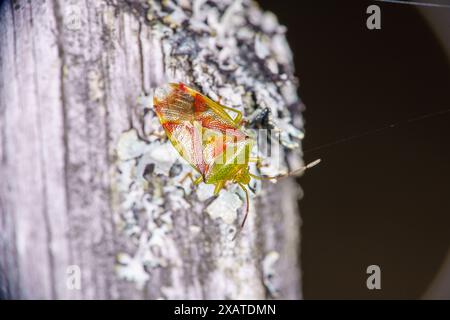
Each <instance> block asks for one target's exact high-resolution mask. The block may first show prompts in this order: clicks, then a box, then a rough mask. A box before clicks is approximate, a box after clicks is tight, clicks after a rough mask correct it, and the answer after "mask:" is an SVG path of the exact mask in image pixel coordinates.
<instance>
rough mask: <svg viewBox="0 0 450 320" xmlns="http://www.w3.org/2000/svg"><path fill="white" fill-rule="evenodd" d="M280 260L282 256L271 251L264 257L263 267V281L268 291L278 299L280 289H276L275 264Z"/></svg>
mask: <svg viewBox="0 0 450 320" xmlns="http://www.w3.org/2000/svg"><path fill="white" fill-rule="evenodd" d="M279 259H280V254H279V253H278V252H276V251H270V252H269V253H267V254H266V256H265V257H264V260H263V262H262V266H263V268H262V269H263V281H264V285H265V286H266V288H267V290H268V291H269V293H270V295H271V296H272V297H276V296H277V293H278V289H277V288H276V286H275V284H274V281H273V277H274V276H275V264H276V263H277V261H278V260H279Z"/></svg>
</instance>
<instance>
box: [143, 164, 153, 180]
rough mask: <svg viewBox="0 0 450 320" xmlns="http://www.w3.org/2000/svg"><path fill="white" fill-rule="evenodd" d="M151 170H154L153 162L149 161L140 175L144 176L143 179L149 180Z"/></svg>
mask: <svg viewBox="0 0 450 320" xmlns="http://www.w3.org/2000/svg"><path fill="white" fill-rule="evenodd" d="M153 171H155V164H154V163H150V164H148V165H146V166H145V169H144V173H143V174H142V176H143V177H144V179H145V180H147V181H150V180H151V179H152V173H153Z"/></svg>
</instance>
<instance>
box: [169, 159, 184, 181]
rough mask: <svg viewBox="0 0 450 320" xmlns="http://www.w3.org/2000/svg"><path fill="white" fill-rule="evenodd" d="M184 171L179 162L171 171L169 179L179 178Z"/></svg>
mask: <svg viewBox="0 0 450 320" xmlns="http://www.w3.org/2000/svg"><path fill="white" fill-rule="evenodd" d="M182 170H183V166H182V165H181V164H180V163H179V162H178V161H177V162H175V163H174V164H173V165H172V167H170V170H169V177H170V178H173V177H176V176H178V175H179V174H180V173H181V171H182Z"/></svg>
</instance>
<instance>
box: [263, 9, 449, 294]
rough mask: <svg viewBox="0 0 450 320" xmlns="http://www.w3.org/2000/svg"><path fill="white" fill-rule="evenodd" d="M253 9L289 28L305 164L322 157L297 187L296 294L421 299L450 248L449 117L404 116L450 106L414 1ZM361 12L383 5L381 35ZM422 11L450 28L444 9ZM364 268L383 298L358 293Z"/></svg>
mask: <svg viewBox="0 0 450 320" xmlns="http://www.w3.org/2000/svg"><path fill="white" fill-rule="evenodd" d="M259 2H260V5H261V6H262V7H263V8H264V9H266V10H270V11H272V12H274V13H275V14H276V15H277V16H278V18H279V20H280V22H281V23H282V24H284V25H286V26H287V28H288V33H287V36H288V40H289V43H290V45H291V48H292V50H293V52H294V57H295V66H296V74H297V76H298V77H299V79H300V89H299V93H300V96H301V98H302V100H303V102H304V103H305V105H306V107H307V109H306V112H305V113H304V117H305V119H306V128H305V129H306V138H305V140H304V150H306V152H305V160H306V161H307V162H309V161H312V160H315V159H317V158H322V160H323V162H322V163H321V164H320V165H319V166H318V167H316V168H314V169H313V170H311V171H310V172H308V173H307V174H306V175H305V176H304V177H302V178H301V179H300V180H299V181H300V183H301V185H302V187H303V190H304V192H305V196H304V198H303V199H302V200H301V201H300V208H301V214H302V219H303V226H302V247H301V259H302V268H303V292H304V297H305V298H306V299H314V298H330V299H331V298H332V299H345V298H360V299H372V298H373V299H380V298H381V299H400V298H404V299H413V298H421V297H423V295H424V293H425V292H426V291H427V289H428V287H429V286H430V284H431V283H432V281H433V279H434V278H435V277H436V275H437V273H438V271H439V269H440V268H441V266H442V264H443V262H444V260H445V257H446V254H447V250H448V249H449V244H450V232H449V228H450V194H449V191H450V167H449V163H450V148H449V145H450V144H449V142H450V113H445V114H441V115H436V116H432V117H428V118H424V119H422V120H420V121H408V120H409V119H414V118H416V117H420V116H422V115H426V114H429V113H433V112H437V111H440V110H445V109H448V108H450V68H449V62H448V61H449V60H448V57H447V56H446V52H445V49H444V46H442V43H440V42H439V41H438V38H437V37H436V35H435V34H434V32H433V30H432V29H431V28H430V25H429V23H428V22H427V20H425V19H424V16H423V14H422V13H423V11H422V13H421V12H420V11H419V10H418V9H419V7H416V6H412V5H402V4H388V3H385V4H383V3H379V2H375V1H350V0H345V1H342V0H341V1H317V0H316V1H305V0H304V1H294V0H292V1H262V0H260V1H259ZM424 2H426V1H424ZM436 2H437V1H436ZM370 4H377V5H379V6H380V7H381V30H368V29H367V28H366V19H367V17H368V15H367V14H366V8H367V7H368V6H369V5H370ZM421 10H428V11H430V10H431V11H432V10H434V11H436V10H438V11H440V13H441V14H442V10H446V11H447V14H448V17H449V18H448V21H450V9H446V8H422V9H421ZM431 13H433V12H431ZM447 41H450V39H447ZM397 122H400V124H399V125H397V126H395V127H393V128H388V129H386V130H381V131H376V129H378V128H380V127H385V126H389V125H390V124H393V123H397ZM372 130H375V132H372V133H371V134H368V135H362V136H360V137H358V138H355V139H351V140H349V141H346V142H343V143H340V144H335V145H333V146H329V147H324V148H322V149H317V150H311V151H309V152H308V150H309V149H315V148H316V147H318V146H321V145H323V144H327V143H329V142H334V141H336V140H339V139H341V138H347V137H351V136H355V135H359V134H363V133H365V132H367V131H372ZM371 264H376V265H379V266H380V268H381V287H382V289H381V290H368V289H367V287H366V279H367V277H368V275H367V274H366V268H367V266H369V265H371Z"/></svg>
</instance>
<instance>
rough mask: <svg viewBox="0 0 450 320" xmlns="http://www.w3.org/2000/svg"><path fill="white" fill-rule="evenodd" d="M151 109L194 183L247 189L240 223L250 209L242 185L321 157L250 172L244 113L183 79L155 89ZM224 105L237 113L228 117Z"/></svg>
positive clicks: (249, 140) (216, 190)
mask: <svg viewBox="0 0 450 320" xmlns="http://www.w3.org/2000/svg"><path fill="white" fill-rule="evenodd" d="M153 105H154V109H155V112H156V114H157V116H158V118H159V121H160V122H161V125H162V127H163V128H164V130H165V132H166V134H167V136H168V138H169V140H170V142H171V143H172V145H173V146H174V147H175V149H176V150H177V151H178V153H179V154H180V156H181V157H183V158H184V159H185V160H186V161H187V162H188V163H189V164H190V165H191V166H192V167H193V168H194V170H195V171H197V172H198V173H199V174H200V176H199V177H198V178H197V179H196V180H195V181H194V179H193V178H192V176H190V177H191V179H192V181H193V182H194V184H199V183H201V182H204V183H206V184H213V185H214V194H218V193H219V191H220V190H221V189H222V188H223V187H224V186H225V185H226V184H227V183H229V182H231V183H237V184H238V185H239V186H240V187H241V188H242V190H243V191H244V193H245V196H246V205H245V214H244V219H243V221H242V223H241V228H242V227H243V226H244V224H245V221H246V219H247V216H248V211H249V195H248V190H247V188H246V187H245V186H246V185H247V184H248V183H249V182H250V180H251V178H255V179H279V178H282V177H286V176H289V175H294V174H297V173H299V172H301V171H303V170H305V169H307V168H310V167H312V166H314V165H316V164H317V163H318V162H319V161H320V160H316V161H314V162H313V163H311V164H309V165H307V166H305V167H303V168H300V169H298V170H295V171H292V172H290V173H287V174H284V175H279V176H276V177H261V176H256V175H253V174H251V173H250V172H249V162H252V161H254V162H257V161H258V159H257V158H251V157H250V154H251V151H252V148H253V146H254V145H255V144H256V140H255V139H254V138H252V137H251V136H250V135H249V134H247V133H246V131H245V128H243V119H242V113H241V112H240V111H239V110H236V109H234V108H230V107H226V106H223V105H221V104H220V103H218V102H215V101H213V100H212V99H210V98H208V97H207V96H205V95H203V94H201V93H200V92H198V91H196V90H194V89H192V88H190V87H188V86H187V85H185V84H183V83H170V84H167V85H165V86H163V87H160V88H158V89H156V91H155V94H154V97H153ZM227 111H231V112H233V113H234V114H235V117H234V118H232V117H231V116H230V115H229V114H228V112H227Z"/></svg>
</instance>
